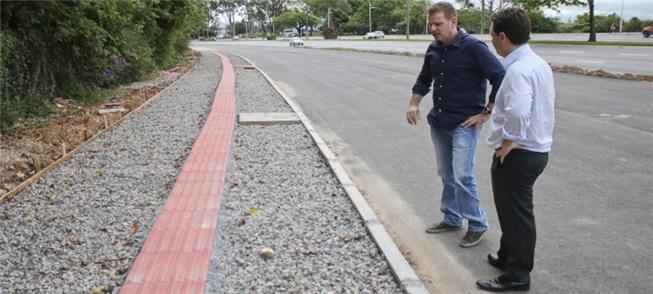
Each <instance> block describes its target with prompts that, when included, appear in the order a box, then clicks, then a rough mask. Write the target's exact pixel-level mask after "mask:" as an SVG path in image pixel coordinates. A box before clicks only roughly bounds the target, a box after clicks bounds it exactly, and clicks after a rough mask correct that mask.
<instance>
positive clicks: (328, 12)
mask: <svg viewBox="0 0 653 294" xmlns="http://www.w3.org/2000/svg"><path fill="white" fill-rule="evenodd" d="M330 16H331V7H329V9H327V29H329V28H331V17H330Z"/></svg>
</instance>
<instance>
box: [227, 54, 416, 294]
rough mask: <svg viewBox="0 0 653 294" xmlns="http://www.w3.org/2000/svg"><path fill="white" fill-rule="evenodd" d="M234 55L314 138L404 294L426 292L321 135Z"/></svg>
mask: <svg viewBox="0 0 653 294" xmlns="http://www.w3.org/2000/svg"><path fill="white" fill-rule="evenodd" d="M235 55H236V56H238V57H240V58H242V59H243V60H245V61H246V62H247V63H249V64H251V65H252V66H254V67H255V68H256V69H257V70H258V71H259V72H260V73H261V74H262V75H263V76H264V77H265V78H266V79H267V81H268V82H269V83H270V84H271V85H272V87H274V89H275V90H276V91H277V92H278V93H279V94H280V95H281V97H283V99H284V100H286V103H288V105H290V107H291V108H292V109H293V111H295V113H296V114H297V116H299V119H300V120H301V121H302V124H303V125H304V127H305V128H306V130H307V131H308V132H309V133H310V134H311V136H312V137H313V140H314V141H315V144H316V145H317V146H318V147H319V148H320V151H321V152H322V155H323V156H324V158H325V159H326V160H327V161H328V162H329V166H330V167H331V169H332V170H333V173H334V174H335V175H336V177H337V178H338V180H339V181H340V183H341V184H342V186H343V188H344V189H345V191H346V192H347V195H348V196H349V199H351V202H352V203H353V204H354V206H355V207H356V210H357V211H358V213H359V214H360V216H361V218H362V219H363V221H364V222H365V226H366V228H367V231H368V232H369V233H370V234H371V235H372V238H373V239H374V242H376V245H377V246H378V247H379V249H380V250H381V252H382V253H383V255H384V256H385V258H386V260H387V261H388V263H389V264H390V268H391V269H392V273H393V275H394V276H395V278H396V279H397V280H398V281H399V284H400V285H401V286H402V287H403V288H404V290H406V292H407V293H410V294H413V293H414V294H419V293H428V291H427V290H426V288H425V287H424V285H423V284H422V282H421V281H420V280H419V278H418V277H417V274H415V271H413V268H412V267H411V266H410V264H409V263H408V261H407V260H406V258H404V256H403V255H402V254H401V251H399V248H398V247H397V245H396V244H395V242H394V241H393V240H392V238H391V237H390V234H388V231H386V229H385V227H384V226H383V224H382V223H381V222H380V221H379V219H378V218H377V216H376V214H375V213H374V211H373V210H372V208H371V207H370V206H369V204H367V201H366V200H365V198H364V197H363V195H362V194H361V193H360V191H358V189H357V188H356V185H355V184H354V182H353V181H352V180H351V178H350V177H349V175H348V174H347V172H346V171H345V169H344V168H343V167H342V165H341V164H340V162H338V159H337V158H336V156H335V155H334V154H333V152H332V151H331V149H329V146H327V144H326V143H325V142H324V140H322V138H321V137H320V135H319V134H318V133H317V131H316V130H315V128H314V127H313V123H312V122H311V121H310V119H308V117H307V116H306V115H305V114H304V112H303V111H302V109H301V107H300V106H299V104H297V103H296V102H295V101H294V100H292V99H291V98H289V97H287V96H286V95H284V94H283V92H281V90H280V89H279V87H278V86H277V85H276V84H275V83H274V82H273V81H272V79H271V78H270V77H269V76H268V75H267V74H266V73H265V72H263V71H262V70H261V69H260V68H259V67H258V66H256V65H255V64H254V63H253V62H252V61H250V60H249V59H247V58H245V57H243V56H241V55H238V54H235Z"/></svg>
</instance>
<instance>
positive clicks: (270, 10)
mask: <svg viewBox="0 0 653 294" xmlns="http://www.w3.org/2000/svg"><path fill="white" fill-rule="evenodd" d="M434 2H436V0H409V1H406V0H247V1H245V0H213V1H211V3H212V4H211V12H210V18H211V19H212V21H211V26H210V27H208V31H207V29H204V30H203V31H202V32H201V34H200V35H201V36H207V37H209V38H227V37H231V36H240V37H246V38H262V37H266V36H270V35H274V36H277V35H279V34H280V33H281V32H282V31H283V30H284V29H294V30H295V31H296V33H297V34H298V35H302V36H305V35H306V34H308V35H311V36H313V35H324V36H325V37H326V38H328V39H333V38H335V37H337V35H361V36H362V35H364V34H365V33H367V32H374V31H383V32H384V33H385V34H410V33H412V34H423V33H427V29H428V28H427V26H426V23H427V19H426V11H427V7H428V6H429V5H431V4H432V3H434ZM456 2H457V4H456V6H457V7H460V9H458V19H459V24H460V26H461V27H463V28H465V30H467V31H468V32H470V33H487V32H488V31H489V28H490V17H491V15H492V13H493V12H495V11H497V10H499V9H501V8H505V7H507V6H519V7H522V8H524V9H525V10H527V11H528V13H529V16H530V18H531V20H532V23H533V32H534V33H587V34H588V41H590V42H593V41H596V34H595V33H600V32H617V31H618V30H619V25H620V22H621V19H620V17H619V16H618V15H617V14H616V13H612V14H609V15H594V1H593V0H500V1H499V0H456ZM563 5H582V6H585V7H586V9H587V12H586V13H584V14H582V15H579V16H578V17H576V18H575V19H558V18H556V17H548V16H546V15H545V14H544V12H543V9H545V8H552V9H554V10H555V9H558V8H560V7H561V6H563ZM237 19H240V20H239V21H236V20H237ZM649 23H653V19H649V20H646V19H639V18H637V17H633V18H631V19H624V21H623V26H622V31H623V32H641V31H642V28H644V26H646V25H647V24H649Z"/></svg>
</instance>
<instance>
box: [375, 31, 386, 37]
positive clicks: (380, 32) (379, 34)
mask: <svg viewBox="0 0 653 294" xmlns="http://www.w3.org/2000/svg"><path fill="white" fill-rule="evenodd" d="M374 33H375V34H376V38H377V39H384V38H385V34H384V33H383V31H376V32H374Z"/></svg>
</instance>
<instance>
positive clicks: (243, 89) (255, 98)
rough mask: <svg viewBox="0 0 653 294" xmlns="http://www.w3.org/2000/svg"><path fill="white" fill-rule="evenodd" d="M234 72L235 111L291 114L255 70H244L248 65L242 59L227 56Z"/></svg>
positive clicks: (287, 107)
mask: <svg viewBox="0 0 653 294" xmlns="http://www.w3.org/2000/svg"><path fill="white" fill-rule="evenodd" d="M227 56H228V57H229V59H230V60H231V63H232V64H233V66H234V70H235V71H236V97H238V99H237V100H236V104H237V105H236V107H237V108H236V109H238V111H239V112H292V108H290V106H288V104H286V102H285V101H284V100H283V97H281V95H279V93H277V91H276V90H274V88H273V87H272V85H270V83H268V81H267V80H266V79H265V77H264V76H263V75H261V73H259V71H258V70H256V69H244V68H243V66H245V65H249V63H247V62H246V61H244V60H243V59H242V58H240V57H238V56H235V55H231V54H227Z"/></svg>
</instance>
